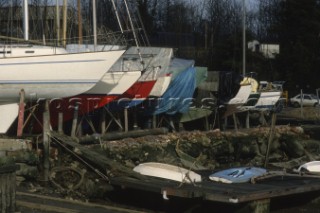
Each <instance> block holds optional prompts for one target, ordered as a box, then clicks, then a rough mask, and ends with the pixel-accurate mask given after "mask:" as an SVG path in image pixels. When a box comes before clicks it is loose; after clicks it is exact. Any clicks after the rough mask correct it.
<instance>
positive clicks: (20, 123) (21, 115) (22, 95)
mask: <svg viewBox="0 0 320 213" xmlns="http://www.w3.org/2000/svg"><path fill="white" fill-rule="evenodd" d="M24 99H25V92H24V90H23V89H22V90H21V91H20V102H19V113H18V127H17V137H21V136H22V134H23V124H24V110H25V108H24Z"/></svg>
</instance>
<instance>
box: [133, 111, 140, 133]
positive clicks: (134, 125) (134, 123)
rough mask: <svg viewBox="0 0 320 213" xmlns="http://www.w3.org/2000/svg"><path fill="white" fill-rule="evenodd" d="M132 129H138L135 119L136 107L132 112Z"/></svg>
mask: <svg viewBox="0 0 320 213" xmlns="http://www.w3.org/2000/svg"><path fill="white" fill-rule="evenodd" d="M133 129H134V130H138V129H139V126H138V121H137V110H136V108H134V112H133Z"/></svg>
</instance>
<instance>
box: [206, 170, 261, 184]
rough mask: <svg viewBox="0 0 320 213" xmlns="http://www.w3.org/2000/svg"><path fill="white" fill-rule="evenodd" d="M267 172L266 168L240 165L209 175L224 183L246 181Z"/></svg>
mask: <svg viewBox="0 0 320 213" xmlns="http://www.w3.org/2000/svg"><path fill="white" fill-rule="evenodd" d="M266 173H267V170H266V169H263V168H259V167H240V168H231V169H226V170H222V171H219V172H216V173H213V174H212V175H210V176H209V179H210V180H212V181H216V182H222V183H246V182H249V181H250V180H251V178H254V177H258V176H261V175H264V174H266Z"/></svg>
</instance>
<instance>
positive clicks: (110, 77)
mask: <svg viewBox="0 0 320 213" xmlns="http://www.w3.org/2000/svg"><path fill="white" fill-rule="evenodd" d="M140 76H141V71H125V72H120V71H119V72H107V73H105V74H104V76H103V78H102V79H101V80H100V81H99V82H98V83H97V84H96V85H95V86H94V87H93V88H91V89H90V90H88V91H87V92H85V94H98V95H121V94H122V93H124V92H125V91H126V90H127V89H129V88H130V87H131V85H133V84H134V83H135V82H136V81H137V80H138V79H139V78H140Z"/></svg>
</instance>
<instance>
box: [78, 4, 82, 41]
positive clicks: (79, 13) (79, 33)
mask: <svg viewBox="0 0 320 213" xmlns="http://www.w3.org/2000/svg"><path fill="white" fill-rule="evenodd" d="M78 36H79V45H80V44H82V15H81V0H78Z"/></svg>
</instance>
